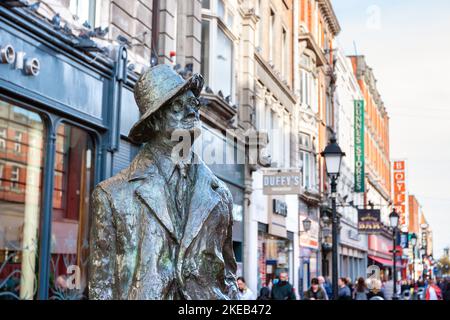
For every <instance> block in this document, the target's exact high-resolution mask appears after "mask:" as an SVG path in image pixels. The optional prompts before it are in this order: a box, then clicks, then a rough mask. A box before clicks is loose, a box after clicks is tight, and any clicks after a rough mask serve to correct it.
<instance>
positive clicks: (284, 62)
mask: <svg viewBox="0 0 450 320" xmlns="http://www.w3.org/2000/svg"><path fill="white" fill-rule="evenodd" d="M287 57H288V39H287V31H286V29H284V28H283V30H282V36H281V74H282V75H283V77H286V76H287V71H288V70H289V69H288V66H287V61H288V59H287Z"/></svg>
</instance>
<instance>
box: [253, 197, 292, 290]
mask: <svg viewBox="0 0 450 320" xmlns="http://www.w3.org/2000/svg"><path fill="white" fill-rule="evenodd" d="M268 198H269V200H268V201H269V203H268V207H269V208H270V214H269V223H268V224H264V223H258V291H259V290H260V289H261V288H262V287H271V286H272V284H273V283H274V282H276V281H277V278H278V276H279V275H280V273H282V272H285V273H287V274H288V276H289V279H294V249H293V248H294V233H293V232H289V231H287V229H286V217H287V213H288V209H287V204H286V202H285V201H284V200H282V199H281V198H273V197H268ZM290 281H291V282H292V280H290Z"/></svg>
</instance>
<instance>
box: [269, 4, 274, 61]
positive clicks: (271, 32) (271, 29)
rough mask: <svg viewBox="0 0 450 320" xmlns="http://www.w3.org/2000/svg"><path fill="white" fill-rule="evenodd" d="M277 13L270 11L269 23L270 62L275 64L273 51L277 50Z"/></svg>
mask: <svg viewBox="0 0 450 320" xmlns="http://www.w3.org/2000/svg"><path fill="white" fill-rule="evenodd" d="M274 46H275V12H274V11H273V10H272V9H271V10H270V21H269V62H270V63H272V64H273V58H274V57H273V51H274V49H275V47H274Z"/></svg>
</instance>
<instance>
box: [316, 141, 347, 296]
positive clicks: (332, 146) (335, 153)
mask: <svg viewBox="0 0 450 320" xmlns="http://www.w3.org/2000/svg"><path fill="white" fill-rule="evenodd" d="M321 156H322V157H324V158H325V166H326V169H327V175H328V177H329V178H330V180H331V207H332V211H333V212H332V242H333V245H332V253H331V254H332V256H331V257H332V268H333V273H332V281H333V296H334V299H335V300H337V298H338V284H337V282H338V269H337V268H338V247H337V246H338V243H337V225H338V218H337V212H336V189H337V179H338V177H339V173H340V170H341V162H342V158H343V157H344V156H345V153H344V152H342V150H341V148H340V147H339V145H338V144H337V142H336V136H335V135H333V136H332V137H331V139H330V143H329V144H328V145H327V146H326V147H325V150H323V152H322V153H321Z"/></svg>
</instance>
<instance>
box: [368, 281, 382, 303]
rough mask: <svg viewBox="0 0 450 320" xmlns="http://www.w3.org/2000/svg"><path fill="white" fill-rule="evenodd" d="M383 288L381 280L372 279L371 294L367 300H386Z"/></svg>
mask: <svg viewBox="0 0 450 320" xmlns="http://www.w3.org/2000/svg"><path fill="white" fill-rule="evenodd" d="M381 286H382V284H381V280H378V279H372V281H371V283H370V290H369V293H368V294H367V299H369V300H371V299H372V298H374V297H380V298H382V299H383V300H384V299H385V298H384V294H383V292H382V291H381ZM374 300H375V299H374Z"/></svg>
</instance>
